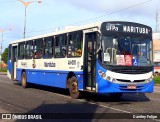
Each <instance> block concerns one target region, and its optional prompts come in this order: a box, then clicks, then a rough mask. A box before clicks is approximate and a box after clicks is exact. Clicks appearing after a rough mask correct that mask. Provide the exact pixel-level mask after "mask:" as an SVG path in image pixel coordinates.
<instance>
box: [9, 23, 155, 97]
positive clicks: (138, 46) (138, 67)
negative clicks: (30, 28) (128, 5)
mask: <svg viewBox="0 0 160 122" xmlns="http://www.w3.org/2000/svg"><path fill="white" fill-rule="evenodd" d="M152 45H153V44H152V29H151V27H149V26H146V25H143V24H138V23H133V22H122V21H109V22H98V23H93V24H89V25H85V26H80V27H74V28H70V29H64V30H59V31H56V32H53V33H49V34H45V35H40V36H36V37H31V38H26V39H22V40H17V41H14V42H12V43H10V44H9V54H8V77H9V78H11V79H12V80H17V81H20V82H21V84H22V87H24V88H25V87H27V85H28V84H29V83H34V84H40V85H45V86H51V87H59V88H65V89H69V92H70V95H71V97H72V98H78V97H79V96H80V93H81V91H88V92H95V93H98V94H106V93H109V94H110V95H111V96H114V97H120V96H122V94H123V93H133V92H136V93H137V92H143V93H147V92H153V86H154V81H153V75H152V74H153V48H152Z"/></svg>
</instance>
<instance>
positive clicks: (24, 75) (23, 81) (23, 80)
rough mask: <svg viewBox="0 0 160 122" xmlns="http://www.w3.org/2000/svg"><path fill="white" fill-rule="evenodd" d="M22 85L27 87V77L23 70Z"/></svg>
mask: <svg viewBox="0 0 160 122" xmlns="http://www.w3.org/2000/svg"><path fill="white" fill-rule="evenodd" d="M21 85H22V87H23V88H27V78H26V73H25V72H23V73H22V75H21Z"/></svg>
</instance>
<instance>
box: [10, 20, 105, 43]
mask: <svg viewBox="0 0 160 122" xmlns="http://www.w3.org/2000/svg"><path fill="white" fill-rule="evenodd" d="M101 24H102V22H96V23H91V24H88V25H83V26H74V27H73V26H72V27H69V26H67V28H66V29H63V30H58V31H55V32H51V33H48V34H43V35H38V36H34V37H30V38H25V39H20V40H16V41H13V42H11V43H9V44H16V43H19V42H23V41H28V40H34V39H39V38H44V37H49V36H54V35H58V34H63V33H68V32H74V31H78V30H86V29H89V28H94V27H100V26H101Z"/></svg>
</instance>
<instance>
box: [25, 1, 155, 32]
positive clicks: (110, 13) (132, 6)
mask: <svg viewBox="0 0 160 122" xmlns="http://www.w3.org/2000/svg"><path fill="white" fill-rule="evenodd" d="M151 1H153V0H147V1H144V2H141V3H138V4H135V5H131V6H129V7H126V8H123V9H120V10H117V11H113V12H109V13H107V14H104V15H101V16H97V17H94V18H90V19H87V20H84V21H79V22H76V23H72V24H69V26H71V25H76V24H80V23H84V22H88V21H91V20H94V19H99V18H102V17H105V16H107V15H112V14H115V13H118V12H121V11H124V10H127V9H130V8H134V7H137V6H140V5H142V4H145V3H148V2H151ZM64 26H66V25H63V26H58V27H53V28H52V29H51V28H50V29H43V30H39V31H30V32H27V33H32V32H33V33H34V32H41V31H49V30H54V29H57V28H62V27H64Z"/></svg>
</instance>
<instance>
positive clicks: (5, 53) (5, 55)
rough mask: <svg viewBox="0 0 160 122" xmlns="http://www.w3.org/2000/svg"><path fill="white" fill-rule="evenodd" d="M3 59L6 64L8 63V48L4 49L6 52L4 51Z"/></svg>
mask: <svg viewBox="0 0 160 122" xmlns="http://www.w3.org/2000/svg"><path fill="white" fill-rule="evenodd" d="M1 57H2V61H3V62H4V63H5V64H7V60H8V48H6V49H5V50H4V52H3V53H2V56H1Z"/></svg>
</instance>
